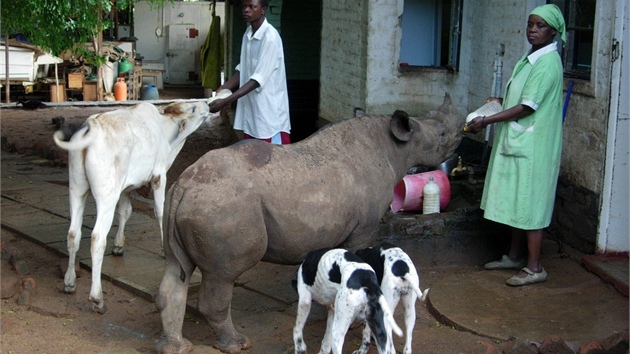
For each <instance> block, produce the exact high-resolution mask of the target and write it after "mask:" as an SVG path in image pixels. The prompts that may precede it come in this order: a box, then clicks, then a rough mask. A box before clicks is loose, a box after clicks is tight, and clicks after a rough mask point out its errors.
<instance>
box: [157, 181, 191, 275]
mask: <svg viewBox="0 0 630 354" xmlns="http://www.w3.org/2000/svg"><path fill="white" fill-rule="evenodd" d="M182 199H184V193H182V191H181V189H180V188H177V182H175V184H174V185H173V186H172V187H171V188H170V189H169V191H168V194H167V196H166V200H165V201H164V211H165V214H164V215H165V217H164V254H165V256H166V258H167V260H170V261H173V260H175V261H176V262H177V264H179V267H180V269H181V275H180V280H181V281H182V282H188V281H190V277H191V276H192V273H193V271H194V270H195V265H194V264H193V262H192V260H191V259H190V257H188V254H187V253H186V250H185V248H184V245H183V244H182V239H181V234H180V233H179V230H178V228H177V226H176V225H177V223H176V220H175V219H176V218H177V211H178V208H179V205H180V203H181V201H182Z"/></svg>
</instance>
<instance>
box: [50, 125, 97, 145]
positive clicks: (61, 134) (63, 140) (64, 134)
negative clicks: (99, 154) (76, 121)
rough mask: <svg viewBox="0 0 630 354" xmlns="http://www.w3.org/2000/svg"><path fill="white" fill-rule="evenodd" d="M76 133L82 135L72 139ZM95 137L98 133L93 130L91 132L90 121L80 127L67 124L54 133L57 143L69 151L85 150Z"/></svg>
mask: <svg viewBox="0 0 630 354" xmlns="http://www.w3.org/2000/svg"><path fill="white" fill-rule="evenodd" d="M76 133H80V134H81V135H80V136H77V137H76V138H74V140H72V141H70V138H72V137H73V136H74V135H75V134H76ZM95 137H96V134H94V132H93V131H92V132H91V134H90V124H89V123H88V124H84V125H82V126H80V127H79V126H77V125H67V126H64V127H62V128H61V129H59V130H57V131H56V132H55V133H54V134H53V140H54V141H55V144H57V146H59V147H60V148H62V149H64V150H67V151H77V150H83V149H85V148H87V147H88V146H90V144H92V141H94V138H95Z"/></svg>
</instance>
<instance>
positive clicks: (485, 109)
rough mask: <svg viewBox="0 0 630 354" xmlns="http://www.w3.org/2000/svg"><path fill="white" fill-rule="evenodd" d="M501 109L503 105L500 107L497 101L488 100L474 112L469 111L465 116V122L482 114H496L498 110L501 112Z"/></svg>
mask: <svg viewBox="0 0 630 354" xmlns="http://www.w3.org/2000/svg"><path fill="white" fill-rule="evenodd" d="M502 110H503V107H501V104H500V103H499V102H497V101H490V102H488V103H486V104H484V105H483V106H481V107H479V108H477V109H476V110H475V111H474V112H471V113H470V114H469V115H468V116H467V117H466V123H468V122H470V121H471V120H473V119H475V118H477V117H479V116H482V117H484V116H485V117H488V116H491V115H493V114H497V113H499V112H501V111H502Z"/></svg>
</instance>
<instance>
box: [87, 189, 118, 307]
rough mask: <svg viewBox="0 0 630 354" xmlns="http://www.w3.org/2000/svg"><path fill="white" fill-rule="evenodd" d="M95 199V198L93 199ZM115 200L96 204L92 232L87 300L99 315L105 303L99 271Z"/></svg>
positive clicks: (112, 218) (101, 265)
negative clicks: (90, 276)
mask: <svg viewBox="0 0 630 354" xmlns="http://www.w3.org/2000/svg"><path fill="white" fill-rule="evenodd" d="M95 199H96V197H95ZM115 209H116V204H115V200H114V201H111V200H107V201H105V202H103V201H101V202H99V199H97V202H96V211H97V216H96V223H95V224H94V230H92V245H91V248H90V252H91V253H92V288H91V289H90V297H89V300H90V301H91V302H92V309H93V310H94V311H96V312H98V313H100V314H103V313H105V312H106V311H107V310H106V308H105V302H104V301H103V291H102V287H101V269H102V267H103V257H104V255H105V245H106V244H107V233H108V232H109V229H110V228H111V227H112V221H113V220H114V210H115Z"/></svg>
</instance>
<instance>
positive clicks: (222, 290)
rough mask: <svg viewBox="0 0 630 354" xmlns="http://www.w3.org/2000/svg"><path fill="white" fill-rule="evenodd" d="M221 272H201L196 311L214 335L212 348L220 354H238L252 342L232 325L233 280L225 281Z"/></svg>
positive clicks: (218, 270)
mask: <svg viewBox="0 0 630 354" xmlns="http://www.w3.org/2000/svg"><path fill="white" fill-rule="evenodd" d="M222 273H223V272H222V270H220V269H215V270H213V271H212V272H209V271H208V272H204V271H202V281H201V288H200V289H199V300H198V309H199V312H200V313H201V314H202V315H203V316H204V317H205V319H206V321H208V323H209V324H210V326H211V327H212V329H213V330H214V333H215V335H216V342H215V343H214V344H213V346H214V347H215V348H217V349H219V350H221V351H222V352H226V353H231V354H233V353H239V352H240V351H241V350H245V349H249V348H251V347H252V342H251V340H250V339H249V338H247V337H246V336H245V335H243V334H241V333H239V332H238V331H236V329H235V328H234V324H233V323H232V314H231V302H232V295H233V290H234V285H233V284H234V281H235V280H236V278H234V279H226V278H225V277H224V274H222Z"/></svg>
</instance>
